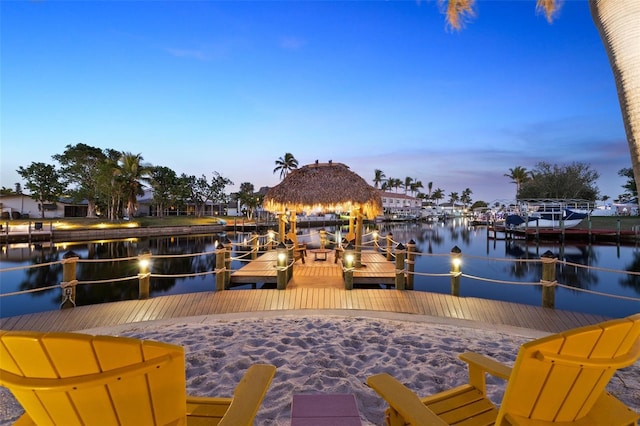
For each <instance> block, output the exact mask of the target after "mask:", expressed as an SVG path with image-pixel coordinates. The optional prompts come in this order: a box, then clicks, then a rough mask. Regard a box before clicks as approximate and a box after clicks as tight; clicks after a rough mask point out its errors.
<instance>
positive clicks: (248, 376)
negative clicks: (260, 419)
mask: <svg viewBox="0 0 640 426" xmlns="http://www.w3.org/2000/svg"><path fill="white" fill-rule="evenodd" d="M275 374H276V367H275V366H273V365H268V364H255V365H252V366H251V367H249V368H248V369H247V372H246V373H245V374H244V376H243V377H242V379H241V380H240V383H238V385H237V386H236V389H235V391H234V393H233V401H231V405H229V409H228V410H227V412H226V413H225V414H224V417H223V418H222V420H221V421H220V423H219V424H218V426H252V425H253V419H254V418H255V416H256V414H258V410H259V409H260V404H262V400H263V399H264V396H265V395H266V394H267V390H268V389H269V385H270V384H271V380H272V379H273V376H274V375H275Z"/></svg>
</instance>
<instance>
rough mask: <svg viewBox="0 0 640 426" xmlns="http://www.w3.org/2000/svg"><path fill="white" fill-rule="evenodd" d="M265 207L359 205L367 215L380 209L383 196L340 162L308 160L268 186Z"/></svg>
mask: <svg viewBox="0 0 640 426" xmlns="http://www.w3.org/2000/svg"><path fill="white" fill-rule="evenodd" d="M264 208H265V209H266V210H268V211H270V212H272V213H278V212H284V211H286V210H287V209H288V210H290V211H296V212H306V213H307V214H309V213H315V212H318V213H320V212H343V213H346V212H351V211H353V210H358V209H360V210H361V211H362V214H363V215H365V216H367V217H368V218H370V219H373V218H375V217H376V216H377V215H379V214H381V213H382V199H381V198H380V193H379V192H378V190H377V189H375V188H374V187H372V186H371V185H369V184H368V183H367V182H366V181H365V180H364V179H362V178H361V177H360V176H358V175H357V174H356V173H354V172H352V171H351V170H349V167H348V166H345V165H344V164H342V163H333V162H328V163H318V162H316V163H315V164H308V165H306V166H303V167H301V168H299V169H295V170H293V171H291V172H290V173H289V174H288V175H287V176H286V177H285V178H284V180H283V181H282V182H280V183H279V184H278V185H276V186H274V187H273V188H271V189H269V191H268V192H267V194H266V195H265V198H264Z"/></svg>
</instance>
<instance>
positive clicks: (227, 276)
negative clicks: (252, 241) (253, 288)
mask: <svg viewBox="0 0 640 426" xmlns="http://www.w3.org/2000/svg"><path fill="white" fill-rule="evenodd" d="M224 243H225V246H224V288H225V289H227V288H229V284H230V283H231V250H233V244H232V243H231V240H230V239H229V238H227V239H226V240H225V241H224Z"/></svg>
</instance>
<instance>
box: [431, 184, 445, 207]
mask: <svg viewBox="0 0 640 426" xmlns="http://www.w3.org/2000/svg"><path fill="white" fill-rule="evenodd" d="M443 198H444V189H440V188H438V189H436V190H435V191H433V194H431V199H432V200H435V201H436V206H439V205H440V200H442V199H443Z"/></svg>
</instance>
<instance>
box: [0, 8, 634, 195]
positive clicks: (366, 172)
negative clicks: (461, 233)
mask: <svg viewBox="0 0 640 426" xmlns="http://www.w3.org/2000/svg"><path fill="white" fill-rule="evenodd" d="M0 19H1V21H0V28H1V30H0V31H1V33H0V38H1V46H0V47H1V75H0V79H1V99H0V100H1V123H0V125H1V133H0V136H1V145H0V147H1V157H2V159H1V163H0V172H1V174H0V185H2V186H5V187H9V188H14V185H15V183H16V182H22V180H21V178H20V176H19V175H18V173H17V172H16V169H18V167H20V166H24V167H26V166H28V165H29V164H31V163H32V162H45V163H52V159H51V156H52V155H54V154H60V153H62V152H64V150H65V146H66V145H69V144H71V145H75V144H78V143H84V144H87V145H90V146H94V147H99V148H113V149H117V150H120V151H125V152H131V153H134V154H137V153H140V154H142V156H143V157H144V160H145V161H146V162H148V163H151V164H153V165H158V166H167V167H170V168H171V169H173V170H174V171H176V173H178V174H180V173H186V174H189V175H196V176H200V175H202V174H205V175H206V176H207V177H208V178H211V177H212V175H213V172H219V173H220V174H221V175H222V176H224V177H227V178H229V179H231V180H232V181H233V182H234V184H235V185H234V186H232V187H229V188H228V191H229V192H232V191H237V190H238V188H239V186H240V184H241V183H242V182H250V183H252V184H253V185H254V186H255V189H256V190H258V189H259V188H260V187H262V186H274V185H276V184H277V183H279V181H280V179H279V174H277V173H276V174H274V173H273V169H274V167H275V161H276V160H277V159H278V158H279V157H283V156H284V154H285V153H286V152H291V153H292V154H293V155H294V156H295V158H296V159H297V160H298V161H299V164H300V166H302V165H305V164H310V163H313V162H315V160H319V161H320V162H326V161H329V160H333V161H334V162H340V163H344V164H346V165H347V166H349V167H350V168H351V170H353V171H354V172H356V173H358V174H359V175H360V176H362V177H363V178H364V179H365V180H366V181H368V182H369V183H371V184H373V177H374V170H375V169H381V170H382V171H383V172H384V173H385V174H386V176H387V177H393V178H399V179H402V180H403V181H404V179H405V177H407V176H409V177H412V178H414V179H417V180H420V181H422V183H423V185H424V186H425V189H424V190H423V192H426V191H427V189H426V187H427V183H428V182H433V189H436V188H441V189H443V190H444V191H445V194H446V195H447V199H448V195H449V194H450V193H451V192H453V191H455V192H458V193H461V192H462V191H463V190H464V189H465V188H467V187H468V188H470V189H471V190H472V191H473V194H472V199H473V200H474V201H477V200H484V201H487V202H492V201H496V200H505V199H512V198H514V197H515V185H514V184H513V183H511V182H510V180H509V179H508V178H506V177H504V174H505V173H508V172H509V169H510V168H514V167H516V166H522V167H526V168H527V169H529V170H531V169H533V168H534V167H535V164H536V163H537V162H539V161H546V162H549V163H552V164H561V165H562V164H567V163H570V162H573V161H580V162H586V163H588V164H590V165H591V167H592V168H593V169H595V170H596V171H598V172H599V173H600V176H601V177H600V179H599V181H598V187H599V188H600V194H601V195H608V196H609V197H611V198H615V197H617V196H618V194H621V193H623V192H624V190H623V189H622V188H621V185H623V184H624V183H625V179H623V178H620V177H619V176H618V170H620V169H621V168H623V167H630V166H631V160H630V154H629V149H628V145H627V142H626V137H625V133H624V127H623V123H622V118H621V114H620V107H619V103H618V97H617V93H616V89H615V83H614V79H613V75H612V72H611V68H610V66H609V62H608V60H607V56H606V53H605V50H604V48H603V46H602V42H601V40H600V37H599V35H598V32H597V29H596V27H595V25H594V24H593V21H592V19H591V16H590V13H589V7H588V4H587V1H586V0H576V1H565V2H564V4H563V6H562V9H561V11H560V13H559V15H558V16H557V18H556V19H555V20H554V22H553V23H551V24H549V23H548V22H547V21H546V18H545V17H544V16H543V15H542V14H539V13H536V8H535V2H533V1H528V0H527V1H525V0H522V1H516V0H513V1H479V2H478V3H477V5H476V17H475V18H474V19H473V20H472V21H470V22H468V23H467V25H466V26H465V28H464V29H463V30H461V31H459V32H455V31H451V30H448V29H447V28H446V25H445V19H444V15H442V14H441V13H440V9H439V7H438V3H437V2H436V1H424V0H423V1H299V2H290V1H204V0H203V1H47V0H44V1H3V2H1V4H0ZM22 183H23V184H24V182H22Z"/></svg>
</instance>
